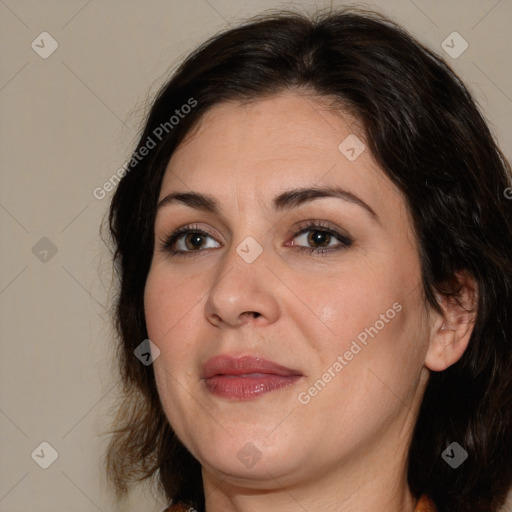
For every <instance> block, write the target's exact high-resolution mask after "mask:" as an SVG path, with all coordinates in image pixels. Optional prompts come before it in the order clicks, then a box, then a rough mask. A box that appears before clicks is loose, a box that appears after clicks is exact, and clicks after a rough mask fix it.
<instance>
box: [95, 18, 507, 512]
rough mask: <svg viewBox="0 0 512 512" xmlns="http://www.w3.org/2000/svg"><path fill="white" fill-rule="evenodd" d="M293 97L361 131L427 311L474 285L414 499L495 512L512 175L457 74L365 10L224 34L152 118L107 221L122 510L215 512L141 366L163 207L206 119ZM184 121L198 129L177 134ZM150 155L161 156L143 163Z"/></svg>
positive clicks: (164, 95)
mask: <svg viewBox="0 0 512 512" xmlns="http://www.w3.org/2000/svg"><path fill="white" fill-rule="evenodd" d="M285 90H295V91H302V92H311V93H313V94H315V95H320V96H324V97H326V98H333V99H334V100H335V102H336V104H337V105H338V107H339V109H340V110H341V111H346V112H349V113H351V114H353V115H354V116H355V117H356V118H357V119H358V120H359V121H360V122H361V124H362V126H363V128H364V135H365V138H366V142H367V145H368V148H369V150H370V151H371V153H372V155H373V157H374V158H375V160H376V161H377V163H378V164H379V166H380V168H381V169H382V171H383V172H384V173H385V174H386V175H387V176H388V177H389V179H390V180H391V181H392V182H393V183H394V184H395V185H396V186H397V187H398V189H399V190H400V191H401V192H402V193H403V195H404V197H405V199H406V204H407V208H408V210H409V212H410V215H411V218H412V222H413V228H414V232H415V234H416V237H417V240H418V243H419V251H420V254H419V256H420V260H421V267H422V284H423V288H424V295H425V300H426V301H427V302H428V303H429V304H430V306H432V307H433V308H434V309H435V310H437V311H441V310H440V305H439V303H438V301H437V298H436V295H438V294H440V295H441V296H444V297H446V296H449V297H452V298H455V299H456V298H457V297H458V293H459V291H460V290H459V288H460V286H459V283H458V281H457V274H458V272H460V271H464V272H466V273H468V274H469V275H470V276H472V277H473V278H474V280H475V281H476V283H477V286H478V304H477V312H476V321H475V324H474V328H473V332H472V335H471V338H470V342H469V346H468V348H467V350H466V351H465V353H464V355H463V356H462V357H461V359H460V360H459V361H458V362H457V363H456V364H454V365H452V366H450V367H449V368H447V369H446V370H444V371H440V372H431V373H430V376H429V381H428V384H427V387H426V391H425V394H424V397H423V401H422V405H421V408H420V411H419V415H418V418H417V422H416V426H415V431H414V433H413V438H412V442H411V445H410V448H409V458H408V483H409V487H410V489H411V492H412V493H413V494H414V495H415V496H416V497H418V496H419V495H420V494H423V493H425V494H427V495H429V496H430V497H431V498H432V499H433V501H434V502H435V503H436V505H437V507H438V508H439V511H440V512H495V511H497V510H498V509H499V507H500V506H502V505H503V504H504V501H505V498H506V494H507V491H508V490H509V488H510V486H511V482H512V467H511V461H512V380H511V368H512V310H511V307H510V305H511V304H512V259H511V256H512V201H511V200H510V199H507V197H506V195H510V194H507V191H509V192H511V193H512V189H511V188H510V187H511V185H512V178H511V170H510V165H509V164H508V162H507V161H506V159H505V157H504V156H503V154H502V153H501V152H500V150H499V148H498V146H497V143H496V141H495V140H494V138H493V135H492V134H491V132H490V130H489V128H488V126H487V124H486V121H485V120H484V118H483V116H482V114H481V113H480V111H479V109H478V107H477V106H476V103H475V101H474V99H473V98H472V96H471V94H470V93H469V92H468V90H467V89H466V87H465V86H464V84H463V83H462V82H461V80H460V79H459V78H458V77H457V76H456V74H455V73H454V72H453V71H452V69H451V68H450V66H449V65H448V64H446V62H445V61H444V60H443V59H442V58H440V57H439V56H438V55H436V54H435V53H434V52H432V51H431V50H429V49H428V48H426V47H425V46H424V45H422V44H420V43H419V42H418V41H417V40H415V39H414V38H413V37H412V36H411V35H410V34H409V33H408V32H407V31H405V30H404V29H403V28H401V27H400V26H398V25H397V24H395V23H394V22H392V21H390V20H389V19H387V18H385V17H383V16H382V15H379V14H377V13H375V12H371V11H363V10H360V9H354V8H349V9H344V10H337V11H329V12H317V13H316V14H315V15H312V16H307V15H303V14H299V13H295V12H289V11H286V12H280V13H277V14H270V15H268V14H267V15H264V16H259V17H256V18H252V19H250V20H248V21H246V22H244V23H242V24H240V25H239V26H237V27H236V28H233V29H229V30H226V31H224V32H222V33H221V34H219V35H216V36H214V37H212V38H211V39H209V40H208V41H206V42H205V43H204V44H202V45H201V46H200V47H199V48H197V49H196V50H195V51H194V52H193V53H192V54H190V55H189V56H188V57H187V58H186V60H185V61H184V62H183V63H182V64H181V65H180V66H179V67H178V69H177V70H176V71H175V72H174V73H173V74H172V76H171V77H170V78H169V80H168V81H167V82H166V84H165V85H164V86H163V87H162V88H161V90H160V91H159V92H158V94H157V96H156V98H155V100H154V102H153V103H152V107H151V109H150V112H149V115H148V116H147V120H146V122H145V126H144V128H143V132H142V135H141V137H140V140H139V143H138V145H137V148H136V149H135V151H134V153H133V156H132V160H131V161H130V168H129V169H127V172H126V173H125V176H124V177H123V178H122V180H121V182H120V183H119V185H118V187H117V190H116V192H115V194H114V196H113V198H112V202H111V205H110V212H109V230H110V236H111V241H112V244H113V248H114V253H115V254H114V267H115V269H116V276H117V282H118V288H117V289H118V294H117V296H116V299H115V304H114V305H113V306H112V315H113V318H114V322H115V326H116V329H117V332H118V335H119V336H118V337H119V344H118V356H119V368H120V377H121V380H122V383H123V393H124V399H123V401H122V403H121V404H119V412H118V415H117V417H116V419H115V422H114V424H113V429H112V431H111V432H112V436H111V440H110V445H109V447H108V451H107V454H106V457H105V463H106V471H107V474H108V477H109V479H110V481H111V482H112V484H113V486H114V488H115V489H116V491H117V493H118V495H119V496H122V495H124V494H125V493H126V491H127V490H128V489H129V487H130V485H131V484H132V483H133V482H135V481H142V480H144V479H149V478H154V479H155V480H156V483H157V484H158V487H159V489H160V491H161V492H162V494H163V495H165V497H166V498H167V499H168V500H173V501H180V500H181V501H183V502H186V503H188V504H190V506H193V507H195V508H196V509H197V510H198V511H200V512H201V511H203V510H204V494H203V487H202V478H201V466H200V464H199V462H198V461H197V460H196V459H195V458H194V457H192V455H191V454H190V453H189V452H188V450H187V449H186V448H185V447H184V446H183V444H182V443H181V442H180V440H179V439H177V437H176V435H175V434H174V432H173V430H172V428H171V426H170V425H169V422H168V420H167V418H166V416H165V413H164V411H163V408H162V405H161V403H160V400H159V396H158V392H157V388H156V384H155V378H154V374H153V369H152V367H151V366H145V365H143V364H141V363H140V361H139V360H138V359H137V358H136V357H134V349H135V348H136V347H137V346H138V345H139V344H140V343H141V341H142V340H144V339H146V338H147V337H148V336H147V331H146V323H145V318H144V303H143V293H144V286H145V281H146V277H147V275H148V272H149V268H150V263H151V259H152V255H153V245H154V221H155V211H156V204H157V200H158V196H159V191H160V187H161V183H162V178H163V175H164V173H165V169H166V166H167V164H168V162H169V160H170V158H171V156H172V154H173V152H174V151H175V149H176V148H177V147H178V145H179V144H180V142H181V141H183V139H184V137H185V136H186V135H187V134H189V133H190V132H191V130H192V128H194V127H195V126H197V124H198V122H199V121H200V120H201V118H202V116H203V114H204V113H205V112H206V111H208V109H210V108H211V107H212V106H213V105H216V104H219V103H221V102H224V101H230V100H240V101H245V100H251V99H260V98H264V97H268V96H269V95H273V94H277V93H279V92H282V91H285ZM193 102H195V106H194V107H193V108H190V109H183V106H184V105H187V104H188V105H192V104H193ZM176 111H180V112H182V113H184V112H185V111H187V112H188V113H187V114H186V115H185V114H184V115H182V116H180V117H179V122H178V123H171V122H170V118H171V116H172V115H173V114H175V113H176V114H177V112H176ZM166 123H167V124H166ZM156 134H158V136H156ZM150 139H151V141H152V143H153V144H154V147H153V148H152V149H151V150H149V151H147V150H146V151H142V153H141V150H142V148H143V147H146V148H147V146H148V141H149V140H150ZM141 154H145V156H144V157H143V158H140V155H141ZM454 441H456V442H458V443H459V444H460V445H461V446H462V447H464V449H465V450H466V451H467V452H468V454H469V457H468V459H467V460H466V461H465V462H464V463H463V464H462V465H461V466H460V467H458V468H457V469H452V468H451V467H450V466H449V465H448V464H446V462H445V461H444V460H443V459H442V458H441V453H442V452H443V451H444V450H445V448H446V447H447V446H448V445H449V444H450V443H452V442H454Z"/></svg>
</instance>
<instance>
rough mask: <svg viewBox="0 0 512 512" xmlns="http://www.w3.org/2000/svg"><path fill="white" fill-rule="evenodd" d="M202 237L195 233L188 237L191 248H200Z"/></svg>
mask: <svg viewBox="0 0 512 512" xmlns="http://www.w3.org/2000/svg"><path fill="white" fill-rule="evenodd" d="M202 237H203V235H201V234H200V233H195V234H192V235H190V238H189V241H190V243H191V244H192V246H193V247H200V246H201V244H202V242H203V240H202ZM189 248H190V247H189Z"/></svg>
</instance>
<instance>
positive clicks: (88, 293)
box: [0, 0, 512, 512]
mask: <svg viewBox="0 0 512 512" xmlns="http://www.w3.org/2000/svg"><path fill="white" fill-rule="evenodd" d="M348 3H349V2H333V5H345V4H348ZM327 5H329V2H325V3H323V2H320V1H318V2H313V1H310V2H284V1H277V0H265V1H250V0H209V1H206V0H187V1H178V0H171V1H168V0H153V1H150V2H142V1H140V0H139V1H136V0H129V1H126V0H125V1H121V0H113V1H100V0H92V1H87V0H73V1H64V0H61V1H57V0H50V1H45V2H41V1H39V0H5V1H4V0H2V2H0V16H1V18H0V34H1V38H2V45H1V46H0V48H1V50H0V51H1V71H2V74H1V79H0V109H1V110H0V114H1V115H0V127H1V128H0V129H1V132H0V151H1V155H2V156H1V165H2V182H1V183H2V187H1V196H0V207H1V208H0V223H1V237H2V238H1V240H2V268H1V275H0V301H1V302H0V304H1V321H2V354H3V356H2V358H1V360H0V368H1V391H0V398H1V401H0V431H1V436H2V442H1V446H2V457H1V459H0V460H1V462H0V512H7V511H8V512H27V511H31V510H34V511H35V510H37V511H39V512H46V511H47V512H50V511H52V512H53V511H55V510H73V511H75V512H82V511H84V512H85V511H96V510H100V511H104V512H106V511H112V510H121V509H122V510H124V511H126V512H128V511H130V510H133V511H144V512H146V511H147V512H151V511H161V510H162V508H163V507H164V506H165V503H163V502H162V501H157V500H155V499H154V498H152V497H151V496H150V495H149V494H148V495H144V494H143V493H142V492H138V491H137V492H135V493H133V497H132V499H131V502H130V504H125V505H123V506H122V507H121V505H116V504H115V502H114V499H113V496H112V493H111V492H110V491H109V490H108V488H107V485H106V482H105V476H104V474H103V473H102V467H101V455H102V453H103V449H104V448H105V446H106V442H107V440H108V436H106V435H102V431H103V430H104V429H105V428H107V426H108V424H109V420H110V416H109V414H110V413H111V410H110V407H111V406H112V404H113V400H114V399H115V397H116V396H117V395H118V391H117V388H116V387H115V385H114V378H113V375H114V373H113V372H114V369H115V365H114V364H113V346H114V345H113V338H112V331H111V328H110V325H109V319H108V315H107V312H106V310H105V304H106V303H107V299H108V298H109V296H111V295H112V293H113V290H111V289H110V288H109V287H110V279H111V270H110V259H109V258H110V256H109V253H108V251H107V250H106V248H105V247H104V245H103V243H102V241H101V239H100V237H99V226H100V223H101V221H102V219H103V217H104V215H105V213H106V211H107V208H108V204H109V199H110V198H111V196H112V192H109V193H108V194H107V196H106V197H105V198H103V199H97V198H95V197H94V195H93V191H94V189H96V188H98V187H102V185H103V184H104V183H105V182H106V181H107V180H108V178H109V177H111V176H112V175H113V174H114V173H115V172H116V171H117V170H118V169H119V168H120V167H121V166H122V165H123V163H124V162H125V160H126V159H127V157H128V156H129V154H130V150H131V149H133V146H134V143H135V141H136V136H137V133H138V130H139V128H140V123H141V121H142V119H143V115H144V113H145V112H146V109H145V103H146V101H147V99H148V98H150V97H151V94H154V92H155V91H156V89H157V88H158V86H159V85H160V84H161V83H162V82H163V80H164V79H165V76H166V74H167V73H168V71H169V70H170V69H171V68H172V67H174V66H175V65H176V64H177V63H179V61H180V60H181V59H182V58H183V57H184V56H185V55H186V53H187V52H188V51H190V50H192V49H193V48H194V47H195V46H196V45H197V44H199V43H200V42H202V41H203V40H204V39H205V38H207V37H208V36H210V35H213V34H214V33H216V32H218V31H219V30H221V29H224V28H226V27H227V26H228V25H230V24H232V23H235V22H236V21H237V20H240V19H242V18H244V17H246V16H248V15H252V14H256V13H259V12H261V11H263V10H264V9H267V8H271V7H287V8H296V9H303V10H307V11H310V10H312V9H314V7H315V6H317V7H323V6H327ZM357 5H359V6H363V7H368V8H375V9H377V10H379V11H381V12H383V13H384V14H388V15H389V16H391V17H392V18H394V19H395V20H396V21H398V22H399V23H401V24H403V25H404V26H405V28H407V29H408V30H409V31H410V32H412V34H413V35H415V36H416V37H417V38H419V39H420V40H421V41H422V42H424V43H425V44H427V45H428V46H429V47H431V48H433V49H434V50H435V51H437V52H438V53H440V54H441V55H443V56H444V57H446V59H447V61H448V62H449V63H450V64H452V66H453V67H454V69H455V70H456V72H458V73H459V74H460V76H461V77H462V78H463V80H465V82H466V84H467V85H468V86H469V88H470V90H471V91H472V92H473V93H474V95H475V97H476V99H477V100H478V102H479V104H480V106H481V108H482V110H483V112H484V114H485V116H486V118H487V119H488V120H489V122H490V124H491V127H492V130H493V132H494V134H495V136H496V137H497V139H498V141H499V142H500V145H501V147H502V149H503V151H504V153H505V155H506V156H507V157H508V159H509V160H510V157H511V156H512V137H511V134H512V124H511V123H512V121H511V120H512V99H511V98H512V66H511V60H510V54H511V46H512V45H511V42H512V36H511V30H510V20H512V2H510V1H509V0H502V1H497V0H472V1H469V0H449V1H441V0H438V1H426V0H414V1H413V0H392V1H391V0H388V1H385V0H379V1H375V2H366V3H358V4H357ZM454 31H456V32H458V33H459V34H461V35H462V37H463V38H464V39H465V40H466V41H467V42H468V44H469V46H468V49H467V50H466V51H465V52H464V53H463V54H462V55H460V56H459V57H458V58H452V57H450V56H448V55H447V54H446V53H445V52H444V50H443V49H442V48H441V43H442V41H443V40H444V39H445V38H446V37H447V36H448V35H449V34H451V33H452V32H454ZM42 32H48V33H49V34H50V35H51V37H52V38H53V39H54V40H55V41H56V42H57V43H58V48H57V50H56V51H55V52H54V53H52V54H51V55H49V56H47V58H43V57H42V56H41V55H40V54H42V55H43V56H46V55H45V52H49V51H50V50H51V48H52V47H51V45H52V44H55V43H53V42H52V41H51V40H50V39H49V37H48V36H39V35H40V34H41V33H42ZM41 39H43V43H41ZM33 41H35V43H34V45H37V46H35V48H36V49H37V50H35V49H33V47H32V46H31V43H32V42H33ZM511 207H512V203H511ZM41 442H47V443H49V444H50V445H51V446H52V447H53V448H54V449H55V450H56V451H57V453H58V458H57V459H56V460H55V462H54V463H53V464H52V465H51V466H50V467H49V468H48V469H42V468H41V467H40V466H39V465H38V464H36V462H35V461H34V460H33V458H32V457H31V454H32V452H33V451H34V450H35V449H36V448H37V447H38V446H39V445H40V443H41ZM44 449H45V448H44V446H43V450H44ZM37 453H40V448H39V452H37ZM49 454H50V452H49V451H48V449H46V454H45V457H49V456H50V455H49ZM42 458H43V457H42V456H41V457H40V459H42ZM46 460H49V459H46ZM508 510H509V511H512V505H511V507H510V508H509V509H508Z"/></svg>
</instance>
